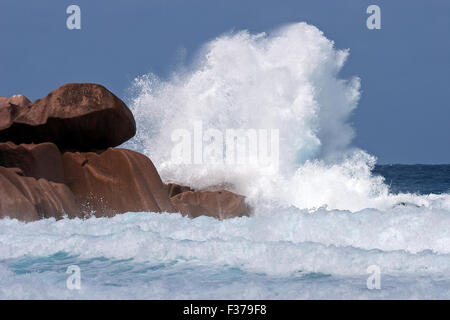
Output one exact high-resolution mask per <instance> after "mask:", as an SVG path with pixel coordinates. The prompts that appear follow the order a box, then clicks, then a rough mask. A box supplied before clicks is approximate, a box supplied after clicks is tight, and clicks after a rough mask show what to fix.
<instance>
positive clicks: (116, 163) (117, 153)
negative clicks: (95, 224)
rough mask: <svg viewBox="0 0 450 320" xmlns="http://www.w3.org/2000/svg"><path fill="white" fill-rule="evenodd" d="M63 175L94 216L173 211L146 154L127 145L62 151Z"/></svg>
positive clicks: (79, 200) (77, 197) (82, 204)
mask: <svg viewBox="0 0 450 320" xmlns="http://www.w3.org/2000/svg"><path fill="white" fill-rule="evenodd" d="M62 158H63V163H64V176H65V181H66V184H67V186H68V187H69V188H70V189H71V190H72V192H73V193H74V195H75V198H76V199H77V202H78V203H80V204H81V206H82V208H83V210H85V211H88V212H89V211H93V212H95V215H96V216H113V215H115V214H117V213H124V212H129V211H131V212H139V211H152V212H164V211H166V212H174V211H175V209H174V208H173V206H172V204H171V202H170V200H169V197H168V194H167V189H166V188H165V187H164V184H163V183H162V181H161V178H160V177H159V174H158V172H157V171H156V168H155V166H154V165H153V163H152V162H151V160H150V159H149V158H147V157H146V156H144V155H142V154H140V153H137V152H134V151H131V150H126V149H114V148H109V149H107V150H106V151H104V152H100V153H95V152H86V153H80V152H65V153H64V154H63V157H62Z"/></svg>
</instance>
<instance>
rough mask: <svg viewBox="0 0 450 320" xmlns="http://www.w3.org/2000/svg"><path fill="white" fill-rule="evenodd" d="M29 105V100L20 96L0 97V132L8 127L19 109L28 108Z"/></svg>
mask: <svg viewBox="0 0 450 320" xmlns="http://www.w3.org/2000/svg"><path fill="white" fill-rule="evenodd" d="M30 103H31V102H30V100H28V98H27V97H25V96H24V95H21V94H17V95H14V96H12V97H0V130H3V129H5V128H8V127H10V126H11V124H12V123H13V120H14V117H15V116H16V115H17V113H18V111H19V109H21V108H23V107H25V106H28V105H29V104H30Z"/></svg>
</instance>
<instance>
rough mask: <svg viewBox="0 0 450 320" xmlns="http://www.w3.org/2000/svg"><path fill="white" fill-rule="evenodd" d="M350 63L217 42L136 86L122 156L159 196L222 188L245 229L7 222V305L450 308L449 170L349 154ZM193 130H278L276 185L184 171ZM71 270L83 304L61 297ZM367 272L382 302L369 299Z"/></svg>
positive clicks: (142, 218) (338, 57) (155, 218)
mask: <svg viewBox="0 0 450 320" xmlns="http://www.w3.org/2000/svg"><path fill="white" fill-rule="evenodd" d="M348 55H349V50H346V49H343V50H341V49H336V47H335V44H334V43H333V42H332V41H331V40H329V39H327V38H326V37H325V36H324V35H323V34H322V32H320V30H318V29H317V28H315V27H314V26H311V25H308V24H305V23H298V24H292V25H287V26H283V27H281V28H279V29H277V30H273V31H271V32H268V33H262V34H251V33H249V32H247V31H239V32H234V33H229V34H225V35H221V36H219V37H217V38H216V39H214V40H212V41H210V42H208V43H206V44H205V45H204V47H203V48H202V49H201V50H200V51H199V52H198V54H197V58H196V59H195V60H194V61H190V62H187V63H186V64H185V65H184V66H182V67H179V68H178V69H176V70H174V71H173V74H172V75H171V76H170V77H169V78H168V79H160V78H158V77H157V76H156V75H153V74H149V75H143V76H140V77H138V78H137V79H136V80H135V81H134V83H133V84H132V90H130V97H129V100H128V104H129V106H130V107H131V109H132V111H133V113H134V116H135V118H136V121H137V125H138V134H137V136H136V137H135V138H134V139H133V140H131V141H130V142H128V143H127V144H126V145H125V147H127V148H131V149H134V150H137V151H139V152H142V153H145V154H146V155H148V156H149V157H150V158H151V159H152V160H153V161H154V163H155V165H156V167H157V168H158V170H159V172H160V174H161V176H162V178H163V180H165V181H175V182H178V183H185V184H189V185H191V186H194V187H196V188H204V187H208V186H214V185H218V184H226V185H227V186H228V187H229V188H231V189H232V190H233V191H236V192H239V193H242V194H244V195H246V196H247V200H248V202H249V204H250V205H251V206H252V207H253V209H254V212H253V215H252V216H251V217H242V218H235V219H229V220H223V221H219V220H216V219H213V218H208V217H199V218H196V219H189V218H185V217H182V216H181V215H180V214H167V213H163V214H159V213H152V212H139V213H135V212H129V213H126V214H122V215H117V216H115V217H113V218H95V217H93V218H90V219H86V220H80V219H73V220H70V219H62V220H59V221H56V220H54V219H46V220H41V221H36V222H31V223H23V222H19V221H17V220H11V219H8V218H6V219H2V220H0V298H2V299H27V298H29V299H48V298H51V299H311V298H315V299H346V298H348V299H398V298H405V299H432V298H433V299H434V298H435V299H448V298H450V165H436V166H430V165H410V166H408V165H383V166H378V165H376V157H375V156H374V155H370V154H368V153H367V152H365V151H364V150H361V149H359V148H356V147H355V146H353V145H352V139H353V138H354V136H355V135H356V134H357V133H356V132H354V130H353V129H352V127H351V125H350V123H351V120H350V118H351V114H352V112H353V111H354V110H355V108H357V105H358V99H359V96H360V86H361V80H360V79H359V78H358V77H357V76H355V77H353V78H350V79H342V78H340V77H339V70H340V69H341V68H342V67H343V65H344V63H345V61H346V59H347V57H348ZM199 122H201V124H202V126H203V127H204V128H213V129H217V130H219V131H220V130H227V129H230V128H231V129H232V128H235V129H236V128H247V129H248V128H251V129H277V130H279V137H280V140H279V163H278V170H277V171H276V172H271V173H270V174H267V171H266V170H265V169H266V168H265V167H264V166H263V165H261V164H259V163H255V162H248V163H241V164H239V165H232V166H230V165H229V164H227V163H225V162H220V161H215V162H213V161H209V160H211V158H210V154H207V153H203V157H202V161H203V162H202V163H200V164H199V163H194V164H192V162H191V160H192V159H191V158H190V157H189V156H190V154H189V153H184V154H182V157H181V158H182V160H185V161H183V162H182V163H180V161H179V159H180V157H179V154H178V155H177V156H176V157H174V156H173V150H174V142H173V140H172V138H173V132H176V130H178V129H185V130H188V131H189V130H194V129H193V127H194V126H195V125H196V123H197V124H198V123H199ZM206 140H207V139H206ZM204 141H205V140H204ZM194 143H195V142H194ZM215 160H217V158H216V159H215ZM219 160H220V159H219ZM194 162H195V161H194ZM73 265H76V266H78V267H79V270H80V279H81V285H80V289H79V290H70V289H69V288H68V286H67V279H68V278H69V277H70V276H71V274H69V273H67V269H68V267H69V266H73ZM371 266H372V267H371ZM374 267H375V268H376V269H377V270H379V271H380V273H379V279H380V285H379V289H369V288H368V287H367V280H368V278H369V276H371V275H373V274H372V271H370V270H371V269H370V268H374ZM368 268H369V271H368Z"/></svg>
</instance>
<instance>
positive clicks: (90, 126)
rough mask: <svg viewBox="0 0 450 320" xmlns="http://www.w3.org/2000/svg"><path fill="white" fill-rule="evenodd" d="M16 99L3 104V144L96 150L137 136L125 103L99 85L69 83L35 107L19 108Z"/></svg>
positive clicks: (0, 135) (0, 112)
mask: <svg viewBox="0 0 450 320" xmlns="http://www.w3.org/2000/svg"><path fill="white" fill-rule="evenodd" d="M13 98H14V97H12V98H9V100H7V99H2V101H0V105H1V106H2V107H0V115H1V116H2V119H3V118H4V119H3V120H0V142H6V141H12V142H14V143H16V144H21V143H42V142H53V143H55V144H56V145H57V146H58V147H59V148H60V149H61V150H77V151H92V150H101V149H106V148H108V147H114V146H118V145H120V144H122V143H123V142H125V141H127V140H128V139H130V138H131V137H133V136H134V135H135V133H136V123H135V120H134V117H133V114H132V113H131V111H130V110H129V109H128V107H127V106H126V105H125V103H123V101H122V100H120V99H119V98H118V97H116V96H115V95H114V94H113V93H111V92H110V91H109V90H107V89H106V88H105V87H103V86H101V85H98V84H90V83H71V84H65V85H63V86H62V87H60V88H58V89H55V90H53V91H52V92H50V93H49V94H48V95H47V96H46V97H45V98H43V99H38V100H36V101H34V102H33V103H31V104H27V103H26V101H25V100H24V101H23V102H21V103H19V104H18V105H15V104H14V101H15V100H14V99H16V100H18V98H14V99H13ZM13 100H14V101H13Z"/></svg>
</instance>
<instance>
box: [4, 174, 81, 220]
mask: <svg viewBox="0 0 450 320" xmlns="http://www.w3.org/2000/svg"><path fill="white" fill-rule="evenodd" d="M64 215H67V216H68V217H69V218H74V217H81V216H82V214H81V211H80V210H79V207H78V205H77V204H76V202H75V198H74V196H73V194H72V192H71V191H70V190H69V188H68V187H67V186H66V185H64V184H61V183H55V182H51V181H47V180H45V179H35V178H32V177H24V176H23V172H22V171H21V170H20V169H18V168H4V167H0V218H4V217H10V218H16V219H18V220H21V221H33V220H38V219H43V218H51V217H53V218H57V219H59V218H62V217H63V216H64Z"/></svg>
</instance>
